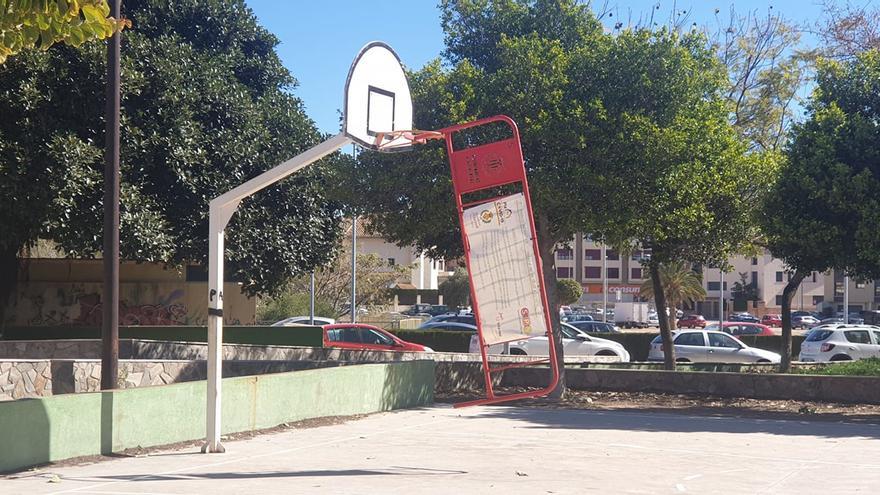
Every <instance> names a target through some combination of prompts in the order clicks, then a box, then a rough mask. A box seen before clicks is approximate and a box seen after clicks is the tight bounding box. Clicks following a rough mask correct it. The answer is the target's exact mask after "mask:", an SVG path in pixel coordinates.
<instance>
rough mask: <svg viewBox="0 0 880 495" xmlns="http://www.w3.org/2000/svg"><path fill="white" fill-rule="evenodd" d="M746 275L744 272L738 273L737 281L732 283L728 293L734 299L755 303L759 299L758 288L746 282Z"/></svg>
mask: <svg viewBox="0 0 880 495" xmlns="http://www.w3.org/2000/svg"><path fill="white" fill-rule="evenodd" d="M747 275H748V274H747V273H746V272H740V273H739V280H737V281H736V282H734V283H733V287H731V289H730V292H731V294H733V297H734V298H736V299H742V300H743V301H757V300H758V299H759V296H758V287H757V285H755V284H753V283H751V282H749V281H748V277H747Z"/></svg>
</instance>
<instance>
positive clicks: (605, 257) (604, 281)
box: [602, 244, 608, 323]
mask: <svg viewBox="0 0 880 495" xmlns="http://www.w3.org/2000/svg"><path fill="white" fill-rule="evenodd" d="M606 321H608V255H607V252H606V248H605V244H602V322H603V323H604V322H606Z"/></svg>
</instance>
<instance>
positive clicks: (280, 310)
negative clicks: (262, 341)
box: [257, 292, 336, 323]
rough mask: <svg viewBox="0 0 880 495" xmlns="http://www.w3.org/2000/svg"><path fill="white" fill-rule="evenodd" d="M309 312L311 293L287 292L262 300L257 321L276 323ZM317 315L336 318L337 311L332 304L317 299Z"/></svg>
mask: <svg viewBox="0 0 880 495" xmlns="http://www.w3.org/2000/svg"><path fill="white" fill-rule="evenodd" d="M308 314H309V295H308V294H303V293H292V292H287V293H284V294H281V295H280V296H278V297H272V298H269V299H267V300H265V301H261V303H260V307H259V308H257V321H258V322H265V323H274V322H276V321H279V320H283V319H285V318H290V317H291V316H304V315H308ZM315 316H326V317H329V318H334V317H335V316H336V311H335V310H334V309H333V306H332V305H331V304H327V303H326V302H324V301H321V300H320V299H316V300H315Z"/></svg>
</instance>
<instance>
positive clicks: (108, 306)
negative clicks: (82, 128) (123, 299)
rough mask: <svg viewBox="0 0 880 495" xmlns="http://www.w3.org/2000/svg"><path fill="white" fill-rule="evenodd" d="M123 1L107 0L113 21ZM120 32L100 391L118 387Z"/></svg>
mask: <svg viewBox="0 0 880 495" xmlns="http://www.w3.org/2000/svg"><path fill="white" fill-rule="evenodd" d="M121 3H122V0H110V7H111V14H112V15H113V18H114V19H117V20H119V19H120V18H121V15H120V14H121V10H122V9H121ZM121 37H122V31H121V30H117V31H116V32H114V33H113V36H111V37H110V41H109V42H108V44H107V105H106V107H105V110H104V111H105V115H104V119H105V121H106V123H107V124H106V130H105V148H104V252H103V253H102V255H103V257H104V291H103V292H104V294H103V297H102V308H101V309H102V314H101V346H102V350H101V389H102V390H110V389H114V388H116V387H117V385H116V381H117V378H118V377H119V106H120V105H119V73H120V69H119V57H120V52H121V50H120V46H121Z"/></svg>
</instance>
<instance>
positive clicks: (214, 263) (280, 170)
mask: <svg viewBox="0 0 880 495" xmlns="http://www.w3.org/2000/svg"><path fill="white" fill-rule="evenodd" d="M349 143H351V139H349V138H348V137H347V136H346V135H345V134H337V135H336V136H333V137H331V138H330V139H328V140H326V141H324V142H323V143H321V144H319V145H317V146H315V147H312V148H309V149H308V150H306V151H304V152H302V153H300V154H299V155H296V156H295V157H293V158H291V159H290V160H287V161H286V162H284V163H282V164H280V165H278V166H276V167H275V168H273V169H271V170H268V171H266V172H263V173H262V174H260V175H258V176H256V177H254V178H253V179H251V180H249V181H247V182H245V183H244V184H242V185H240V186H238V187H236V188H234V189H232V190H231V191H228V192H226V193H223V194H221V195H220V196H217V197H216V198H214V199H213V200H211V203H210V204H209V209H208V393H207V407H206V413H207V414H206V420H205V444H204V445H203V446H202V452H210V453H214V452H225V451H226V449H225V448H224V447H223V445H222V444H221V443H220V434H221V432H222V431H223V428H222V423H221V419H222V418H221V415H220V412H221V404H222V396H221V392H222V390H221V389H222V382H221V380H220V378H221V369H222V365H223V346H222V344H223V264H224V251H223V244H224V231H225V230H226V224H228V223H229V219H231V218H232V215H233V214H235V210H236V209H238V205H239V203H240V202H241V200H242V199H244V198H246V197H248V196H250V195H252V194H254V193H256V192H257V191H259V190H261V189H263V188H266V187H268V186H271V185H272V184H274V183H276V182H278V181H280V180H281V179H283V178H285V177H287V176H289V175H290V174H292V173H294V172H296V171H297V170H300V169H301V168H304V167H306V166H308V165H310V164H311V163H314V162H316V161H318V160H320V159H321V158H324V157H325V156H327V155H329V154H330V153H333V152H334V151H337V150H339V149H340V148H342V147H343V146H345V145H347V144H349Z"/></svg>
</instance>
